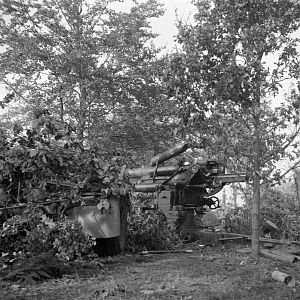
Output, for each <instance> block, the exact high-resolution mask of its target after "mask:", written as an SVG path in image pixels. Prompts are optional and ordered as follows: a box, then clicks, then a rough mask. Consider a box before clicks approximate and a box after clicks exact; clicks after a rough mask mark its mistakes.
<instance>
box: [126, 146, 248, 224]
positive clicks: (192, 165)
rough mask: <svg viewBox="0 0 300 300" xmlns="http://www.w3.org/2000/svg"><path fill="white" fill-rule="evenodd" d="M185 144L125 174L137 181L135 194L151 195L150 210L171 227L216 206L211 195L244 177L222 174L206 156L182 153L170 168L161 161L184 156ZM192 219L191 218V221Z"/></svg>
mask: <svg viewBox="0 0 300 300" xmlns="http://www.w3.org/2000/svg"><path fill="white" fill-rule="evenodd" d="M188 148H189V146H188V144H186V143H185V144H180V145H177V146H175V147H174V148H171V149H169V150H167V151H165V152H163V153H161V154H158V155H156V156H154V157H152V159H151V166H150V167H146V168H136V169H131V170H129V171H128V174H129V176H130V177H131V178H135V179H139V182H138V183H136V184H135V192H141V193H155V194H156V197H155V200H154V208H159V209H160V210H161V211H162V212H163V213H164V215H165V216H166V218H167V220H168V222H169V224H170V225H172V227H173V228H174V226H175V228H181V229H182V228H184V227H185V225H187V226H188V223H189V222H188V220H190V219H191V218H189V216H190V217H191V216H193V214H194V212H195V211H196V212H198V213H200V214H203V213H205V208H204V206H208V207H209V208H210V209H216V208H219V207H220V201H219V199H218V198H217V197H216V196H214V195H215V194H217V193H218V192H219V191H221V189H222V188H223V187H224V186H225V185H226V184H228V183H234V182H243V181H245V180H246V174H245V173H241V174H226V173H225V167H224V166H223V165H222V164H221V163H219V162H218V161H216V160H213V159H209V158H208V157H207V156H206V155H203V156H202V157H198V158H193V157H192V156H190V155H189V154H184V155H183V156H184V159H183V160H180V162H178V163H176V164H171V165H162V163H164V162H165V161H167V160H169V159H171V158H173V157H175V156H178V155H180V154H181V153H184V152H185V151H186V150H187V149H188ZM192 219H193V218H192Z"/></svg>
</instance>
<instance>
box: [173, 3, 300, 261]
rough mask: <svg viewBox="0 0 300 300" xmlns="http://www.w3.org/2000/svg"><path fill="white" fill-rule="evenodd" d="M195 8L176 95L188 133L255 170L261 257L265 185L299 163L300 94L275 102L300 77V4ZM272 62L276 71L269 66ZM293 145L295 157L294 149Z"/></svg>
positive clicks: (255, 232) (184, 38)
mask: <svg viewBox="0 0 300 300" xmlns="http://www.w3.org/2000/svg"><path fill="white" fill-rule="evenodd" d="M194 3H195V5H196V7H197V9H198V12H197V14H196V15H195V24H194V25H186V24H182V23H179V34H178V37H177V40H178V42H179V44H180V45H181V49H182V51H179V52H178V53H177V54H174V55H173V57H172V58H171V63H170V65H171V66H172V68H170V71H169V76H168V77H167V80H168V85H169V91H170V92H169V93H170V95H171V96H172V97H174V99H176V100H177V103H178V105H179V106H180V107H181V115H180V117H181V120H182V132H183V133H184V134H186V135H188V136H190V138H191V139H194V140H195V139H196V140H199V139H205V140H206V144H207V146H208V148H209V150H210V151H211V153H217V156H218V158H219V159H220V160H222V161H225V162H226V164H227V167H228V168H230V169H231V171H235V172H238V171H241V170H246V171H247V173H248V175H249V183H250V184H251V185H252V203H251V205H252V255H253V256H254V257H256V258H257V257H258V256H259V242H258V238H259V212H260V189H261V185H262V184H263V183H266V182H269V183H270V181H272V179H279V178H280V176H281V175H283V174H282V173H280V170H276V164H275V163H276V162H277V161H279V160H280V159H281V158H283V157H285V156H287V155H290V157H291V158H295V155H294V156H293V155H292V154H295V153H296V152H297V151H298V150H297V147H298V142H297V141H295V138H296V137H297V135H298V133H299V130H300V127H299V124H298V115H297V109H295V103H297V100H296V99H298V97H299V96H298V94H299V90H296V89H295V90H294V91H293V92H292V93H291V95H290V97H289V99H286V101H285V103H282V104H280V105H278V106H275V105H273V104H272V99H274V96H276V95H278V93H279V89H280V87H281V82H282V81H284V80H285V79H286V78H293V79H295V80H298V79H299V75H300V73H299V60H298V53H297V49H296V47H297V39H295V38H293V37H292V34H293V33H294V32H295V31H296V30H297V29H298V28H299V24H300V23H299V22H300V4H299V3H298V2H295V1H283V0H278V1H275V0H264V1H252V0H251V1H250V0H249V1H248V0H235V1H231V0H227V1H221V0H214V1H210V0H199V1H194ZM270 56H271V57H272V59H273V64H272V66H269V65H267V64H266V59H267V58H268V57H270ZM295 100H296V101H295ZM293 104H294V105H293ZM296 105H297V104H296ZM290 146H294V147H295V148H294V150H293V151H294V152H288V151H287V150H288V149H289V148H290ZM292 156H293V157H292ZM297 164H299V162H298V161H296V162H295V164H294V166H293V167H295V166H296V165H297Z"/></svg>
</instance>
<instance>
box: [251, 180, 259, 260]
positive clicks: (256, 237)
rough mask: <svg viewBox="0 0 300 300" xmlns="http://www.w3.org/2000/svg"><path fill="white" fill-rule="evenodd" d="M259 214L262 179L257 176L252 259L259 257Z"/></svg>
mask: <svg viewBox="0 0 300 300" xmlns="http://www.w3.org/2000/svg"><path fill="white" fill-rule="evenodd" d="M259 212H260V178H259V175H258V174H255V176H254V180H253V198H252V215H251V219H252V220H251V221H252V222H251V223H252V234H251V240H252V257H253V258H258V257H259V250H260V249H259V227H260V226H259Z"/></svg>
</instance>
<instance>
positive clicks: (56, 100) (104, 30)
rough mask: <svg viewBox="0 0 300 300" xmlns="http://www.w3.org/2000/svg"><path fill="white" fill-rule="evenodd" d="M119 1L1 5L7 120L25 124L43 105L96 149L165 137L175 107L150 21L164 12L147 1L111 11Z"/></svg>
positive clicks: (0, 59) (0, 56)
mask: <svg viewBox="0 0 300 300" xmlns="http://www.w3.org/2000/svg"><path fill="white" fill-rule="evenodd" d="M118 2H119V1H104V0H102V1H96V2H95V1H92V2H91V1H86V0H85V1H72V2H70V1H65V0H64V1H60V3H59V4H58V3H57V1H54V0H50V1H40V2H39V3H36V2H34V1H24V2H22V3H18V2H16V1H15V2H14V1H8V2H6V3H3V4H0V10H1V13H2V14H1V15H0V36H1V38H0V47H1V49H2V50H1V53H0V75H1V76H0V78H1V79H0V80H1V81H2V84H4V85H5V87H6V89H7V90H8V95H7V96H6V97H5V98H4V99H3V101H2V102H1V103H0V105H2V106H6V107H7V108H8V109H9V108H12V109H13V110H14V111H13V112H14V120H15V119H16V118H17V119H18V121H19V122H21V123H23V124H26V125H28V124H30V123H31V122H32V115H33V114H34V111H35V109H47V110H48V111H50V112H51V113H52V114H53V116H54V118H55V119H57V120H60V121H62V122H63V121H68V123H69V124H72V125H73V126H75V127H76V128H77V131H76V135H77V137H78V138H79V139H80V140H85V141H88V142H89V144H93V145H94V144H96V145H97V146H98V148H100V149H101V151H115V150H117V151H122V149H135V150H140V148H142V149H141V150H145V149H147V148H150V147H152V145H153V144H155V142H156V143H157V141H160V140H162V139H163V137H164V138H166V139H167V138H168V132H167V130H168V129H169V128H170V127H174V126H172V124H171V122H169V120H168V117H170V116H172V111H173V110H174V107H173V109H171V108H172V107H171V106H170V105H169V103H168V101H166V100H167V98H166V96H165V94H164V91H163V89H162V88H161V84H160V77H161V76H162V72H163V61H162V60H158V59H157V57H156V56H157V54H158V50H157V49H155V47H154V46H153V44H152V39H153V38H154V37H155V36H156V35H155V34H154V33H152V32H151V26H150V22H149V20H150V18H156V17H159V16H160V15H162V13H163V10H162V8H161V5H159V4H158V2H157V1H156V0H149V1H143V2H139V1H132V2H131V1H129V2H131V4H132V9H131V10H130V11H129V12H122V11H121V12H118V11H117V10H115V9H114V7H116V8H118ZM14 103H17V104H18V105H17V107H18V109H17V110H16V109H14V108H13V105H11V104H14ZM166 108H168V109H169V110H170V111H168V112H167V110H166ZM9 117H10V116H8V118H7V123H8V124H9V123H10V127H12V126H13V124H11V123H12V122H11V118H9ZM167 121H168V122H167ZM136 128H139V130H136ZM141 153H142V151H141Z"/></svg>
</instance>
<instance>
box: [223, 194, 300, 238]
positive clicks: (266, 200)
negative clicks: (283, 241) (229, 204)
mask: <svg viewBox="0 0 300 300" xmlns="http://www.w3.org/2000/svg"><path fill="white" fill-rule="evenodd" d="M262 199H263V201H262V207H261V216H260V219H261V222H260V224H261V234H263V232H264V230H266V225H265V223H264V220H269V221H271V222H273V223H274V224H276V226H277V227H278V228H279V229H278V230H277V231H274V232H273V233H272V235H273V236H272V237H273V238H282V237H284V236H285V237H287V238H289V239H291V240H297V241H299V239H300V235H299V232H300V210H299V208H298V207H297V206H296V202H295V199H294V198H293V197H291V196H289V195H285V194H283V193H282V192H280V191H279V190H276V189H265V190H264V192H263V194H262ZM250 215H251V208H249V207H245V208H238V209H236V210H232V211H230V212H229V213H228V214H227V215H226V218H225V219H226V220H227V222H226V223H227V224H226V225H227V229H228V230H230V231H231V232H235V233H241V234H251V222H250Z"/></svg>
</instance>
